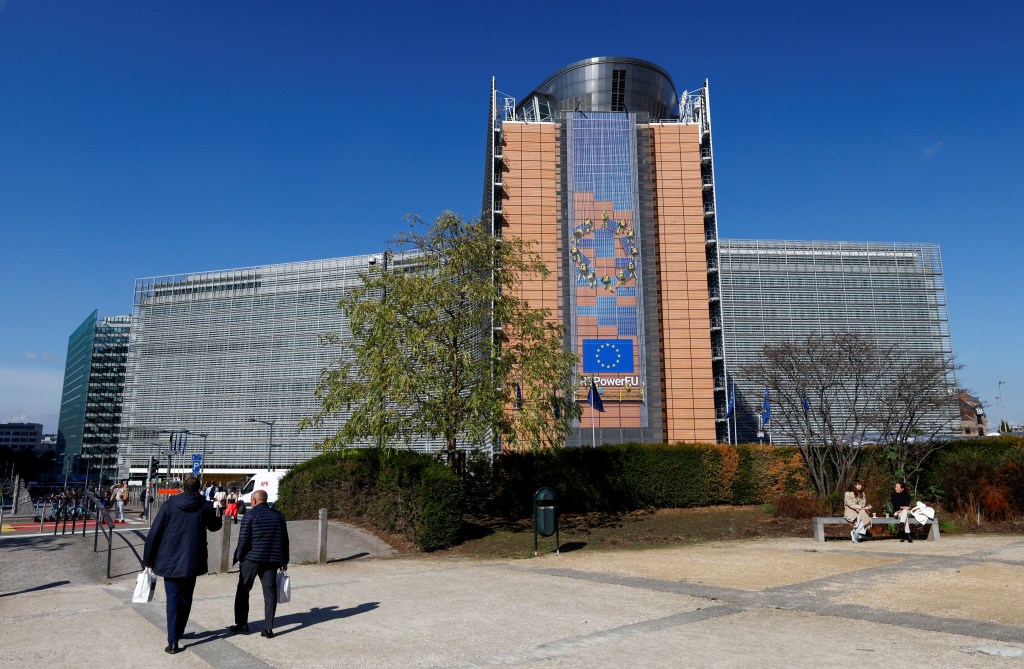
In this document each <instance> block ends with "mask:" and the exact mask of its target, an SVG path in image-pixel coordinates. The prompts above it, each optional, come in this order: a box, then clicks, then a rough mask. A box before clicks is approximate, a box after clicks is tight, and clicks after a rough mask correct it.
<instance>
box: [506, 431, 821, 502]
mask: <svg viewBox="0 0 1024 669" xmlns="http://www.w3.org/2000/svg"><path fill="white" fill-rule="evenodd" d="M493 481H494V488H493V496H492V502H493V506H492V511H493V512H494V513H496V514H498V515H504V516H507V517H511V518H524V517H527V516H529V515H530V514H531V513H532V504H533V495H534V493H535V492H536V490H537V489H538V488H541V487H545V486H547V487H551V488H553V489H554V490H555V491H556V492H557V493H558V503H559V508H560V510H561V511H562V512H575V513H586V512H590V511H613V512H614V511H628V510H633V509H643V508H679V507H695V506H709V505H714V504H757V503H764V502H769V501H772V500H774V499H775V498H777V497H778V496H779V495H782V494H786V493H789V494H800V493H806V492H808V491H809V490H810V488H809V486H808V479H807V476H806V474H805V473H804V465H803V461H802V460H801V458H800V455H799V453H798V452H796V451H795V450H793V449H789V448H780V447H773V446H767V445H756V444H755V445H743V446H730V445H727V444H718V445H709V444H686V443H677V444H639V443H628V444H620V445H606V446H600V447H598V448H564V449H552V450H547V451H537V452H508V453H503V454H501V455H499V456H497V457H496V458H495V462H494V472H493Z"/></svg>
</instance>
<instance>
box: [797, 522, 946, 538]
mask: <svg viewBox="0 0 1024 669" xmlns="http://www.w3.org/2000/svg"><path fill="white" fill-rule="evenodd" d="M811 522H812V523H813V525H814V538H815V539H817V540H818V541H820V542H822V543H824V542H825V526H826V525H846V526H847V527H851V525H850V523H849V521H847V520H846V519H845V518H843V517H842V516H838V517H834V516H815V517H814V518H811ZM871 522H872V523H874V524H875V525H885V524H888V525H898V524H901V523H900V519H899V518H897V517H895V516H879V517H878V518H872V519H871ZM910 525H911V527H914V526H917V527H921V526H922V525H931V526H932V529H931V531H930V532H928V538H929V539H931V540H932V541H938V540H939V521H938V520H937V519H936V520H926V521H924V523H919V522H917V520H916V519H915V518H914V517H913V516H911V517H910Z"/></svg>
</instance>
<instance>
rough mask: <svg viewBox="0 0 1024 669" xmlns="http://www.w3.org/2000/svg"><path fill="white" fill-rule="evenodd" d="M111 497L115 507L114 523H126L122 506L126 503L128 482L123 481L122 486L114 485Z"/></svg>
mask: <svg viewBox="0 0 1024 669" xmlns="http://www.w3.org/2000/svg"><path fill="white" fill-rule="evenodd" d="M112 496H113V498H114V503H115V505H116V506H117V520H116V521H115V522H118V523H125V522H127V521H126V520H125V519H124V505H125V502H127V501H128V482H127V481H125V482H124V484H123V485H122V484H117V485H115V487H114V491H113V493H112Z"/></svg>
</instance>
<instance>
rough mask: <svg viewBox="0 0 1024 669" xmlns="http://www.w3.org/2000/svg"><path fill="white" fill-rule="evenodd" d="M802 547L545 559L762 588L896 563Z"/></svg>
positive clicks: (710, 547) (741, 545)
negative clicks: (638, 557)
mask: <svg viewBox="0 0 1024 669" xmlns="http://www.w3.org/2000/svg"><path fill="white" fill-rule="evenodd" d="M802 543H803V545H799V546H794V545H792V542H789V541H781V542H780V541H778V540H751V541H730V542H715V543H706V544H701V545H691V546H687V547H679V548H664V549H662V550H657V551H645V552H644V555H643V559H642V560H641V559H637V556H636V555H635V553H632V552H605V553H593V554H590V555H584V554H575V553H570V554H569V555H565V556H556V557H549V558H548V560H549V561H554V560H556V559H557V561H558V564H559V566H561V567H566V568H569V569H578V570H581V571H589V572H603V573H611V574H619V575H621V576H638V577H643V578H654V579H661V580H669V581H679V582H683V583H700V584H703V585H714V586H721V587H728V588H740V589H743V590H763V589H765V588H775V587H779V586H783V585H791V584H794V583H801V582H803V581H809V580H813V579H817V578H823V577H826V576H833V575H840V574H843V573H845V572H851V571H858V570H861V569H870V568H877V567H880V566H883V565H887V564H892V563H894V562H898V561H899V559H900V558H894V557H891V556H880V555H872V554H870V553H864V552H859V553H856V554H848V553H832V552H819V551H817V550H814V549H811V548H809V545H808V544H809V542H802Z"/></svg>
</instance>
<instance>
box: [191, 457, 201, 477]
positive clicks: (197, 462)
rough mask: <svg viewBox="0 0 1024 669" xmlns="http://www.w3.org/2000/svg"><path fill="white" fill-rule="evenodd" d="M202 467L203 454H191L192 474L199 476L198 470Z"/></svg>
mask: <svg viewBox="0 0 1024 669" xmlns="http://www.w3.org/2000/svg"><path fill="white" fill-rule="evenodd" d="M202 466H203V454H202V453H193V454H192V474H193V475H194V476H199V470H200V468H202Z"/></svg>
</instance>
